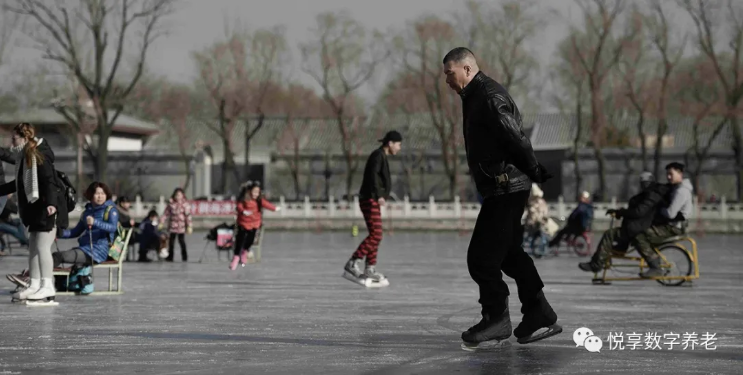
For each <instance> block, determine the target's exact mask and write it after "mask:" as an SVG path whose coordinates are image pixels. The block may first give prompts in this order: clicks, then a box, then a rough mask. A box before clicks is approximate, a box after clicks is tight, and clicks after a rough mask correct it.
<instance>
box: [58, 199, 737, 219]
mask: <svg viewBox="0 0 743 375" xmlns="http://www.w3.org/2000/svg"><path fill="white" fill-rule="evenodd" d="M191 203H192V208H193V214H194V217H210V218H219V217H223V218H224V219H227V218H228V217H230V216H234V215H235V208H234V207H235V206H234V204H235V202H234V198H233V199H231V200H220V201H217V200H214V201H192V202H191ZM273 203H274V204H275V205H277V206H278V207H281V210H280V211H279V212H272V211H268V210H264V215H265V217H266V219H280V218H286V219H349V218H361V217H362V215H361V210H360V209H359V204H358V198H355V199H354V200H353V201H351V202H348V201H335V200H334V199H333V198H331V199H329V200H328V201H326V202H325V201H319V202H318V201H311V200H310V199H309V198H305V200H304V201H302V202H288V201H286V200H285V199H284V197H280V198H279V199H278V201H274V202H273ZM576 205H577V203H573V202H571V203H566V202H564V201H563V199H562V198H559V199H558V201H557V202H548V206H549V210H550V211H549V212H550V216H552V217H554V218H555V219H557V220H565V218H566V217H567V216H568V215H570V212H572V211H573V209H575V207H576ZM165 206H166V199H165V198H164V197H160V201H159V202H143V201H142V200H141V199H140V198H139V197H137V200H136V201H135V202H134V204H133V205H132V213H133V216H134V217H135V218H142V217H144V216H145V215H146V214H147V212H148V211H149V210H151V209H154V210H156V211H157V212H158V213H159V214H162V212H164V211H165ZM593 206H594V217H595V218H594V221H604V220H606V221H608V220H609V217H607V216H605V215H604V212H605V211H606V210H608V209H610V208H618V207H623V206H626V203H622V202H617V201H616V199H612V201H611V202H594V203H593ZM694 208H695V212H694V215H693V219H702V220H705V219H714V220H743V204H741V203H733V204H731V203H726V201H725V197H723V198H722V199H721V201H720V202H719V203H703V204H701V205H700V204H697V201H696V198H695V204H694ZM80 211H82V207H81V206H80V207H78V208H77V209H76V211H73V212H71V213H70V216H71V218H78V217H79V215H80ZM479 212H480V204H479V203H478V202H461V201H460V199H459V197H456V198H455V199H454V201H453V202H436V201H435V200H434V198H433V197H431V198H429V200H428V202H411V201H410V200H409V199H408V198H407V197H405V198H404V199H403V200H402V201H390V202H388V204H387V206H386V207H382V215H384V216H385V218H386V219H388V218H391V219H392V220H394V219H435V220H474V219H475V218H477V214H478V213H479Z"/></svg>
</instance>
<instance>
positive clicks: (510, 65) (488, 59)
mask: <svg viewBox="0 0 743 375" xmlns="http://www.w3.org/2000/svg"><path fill="white" fill-rule="evenodd" d="M466 4H467V5H466V6H467V11H466V12H464V13H463V14H459V15H457V16H456V18H457V20H458V21H459V22H457V24H458V26H459V27H458V29H459V33H460V34H461V35H462V36H463V37H464V38H465V40H466V45H468V46H470V48H471V49H472V51H473V52H475V54H476V55H477V63H478V65H479V66H480V68H481V69H483V70H485V71H490V72H491V73H490V74H492V75H493V77H494V78H495V79H496V80H498V82H499V83H500V84H501V85H503V87H505V88H506V90H508V91H509V92H513V93H515V94H516V95H515V97H517V98H519V97H520V98H522V99H525V98H526V97H527V96H528V94H529V92H530V91H531V89H532V84H533V83H534V82H535V81H536V80H535V77H536V74H537V73H538V71H539V62H538V61H537V58H536V53H535V52H534V51H531V50H529V49H528V48H527V46H528V45H529V44H530V43H531V42H533V41H534V39H536V38H537V37H538V36H539V32H540V30H543V28H544V24H545V23H546V22H547V18H546V17H545V15H546V14H547V13H546V12H544V11H543V10H542V9H543V8H542V5H543V4H541V3H539V4H538V3H537V2H535V1H532V0H521V1H514V0H508V1H498V2H493V1H475V0H468V1H467V3H466ZM537 5H539V6H537ZM545 9H546V8H545Z"/></svg>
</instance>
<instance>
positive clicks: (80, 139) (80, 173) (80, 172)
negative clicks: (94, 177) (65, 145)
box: [77, 133, 85, 197]
mask: <svg viewBox="0 0 743 375" xmlns="http://www.w3.org/2000/svg"><path fill="white" fill-rule="evenodd" d="M84 142H85V135H83V134H82V133H77V195H78V197H81V196H82V194H83V191H85V185H84V184H85V181H84V176H85V165H84V164H83V163H84V161H83V143H84Z"/></svg>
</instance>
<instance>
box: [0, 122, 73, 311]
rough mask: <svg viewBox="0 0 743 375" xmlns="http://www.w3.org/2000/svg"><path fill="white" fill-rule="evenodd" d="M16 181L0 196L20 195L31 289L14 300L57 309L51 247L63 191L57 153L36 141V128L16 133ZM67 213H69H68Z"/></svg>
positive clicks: (21, 128) (18, 129) (28, 126)
mask: <svg viewBox="0 0 743 375" xmlns="http://www.w3.org/2000/svg"><path fill="white" fill-rule="evenodd" d="M12 142H13V147H11V151H12V152H13V154H14V156H15V160H16V163H15V166H16V170H15V181H12V182H9V183H6V184H3V185H0V195H2V196H5V195H8V194H11V193H17V197H18V208H19V213H20V216H21V221H22V222H23V225H24V226H26V227H27V228H28V232H29V257H28V269H29V272H30V276H31V281H30V283H29V285H28V287H26V288H23V289H22V290H20V291H18V292H16V293H14V294H13V300H14V301H17V302H26V303H27V304H29V305H39V304H47V305H56V304H57V303H56V302H54V296H55V290H54V275H53V265H52V244H53V243H54V239H55V238H56V234H57V220H58V219H59V215H58V214H57V208H58V207H59V204H58V200H59V196H60V192H61V189H60V188H59V184H58V181H57V178H56V175H55V173H56V172H55V170H54V152H53V151H52V149H51V147H49V143H48V142H45V141H44V139H42V138H37V137H36V130H35V129H34V127H33V125H31V124H28V123H22V124H19V125H17V126H16V127H15V128H14V129H13V139H12ZM65 212H66V211H65Z"/></svg>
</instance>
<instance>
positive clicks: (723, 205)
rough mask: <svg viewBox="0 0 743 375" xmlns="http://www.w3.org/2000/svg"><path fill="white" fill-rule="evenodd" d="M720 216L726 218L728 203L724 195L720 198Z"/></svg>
mask: <svg viewBox="0 0 743 375" xmlns="http://www.w3.org/2000/svg"><path fill="white" fill-rule="evenodd" d="M697 207H699V206H697ZM720 216H722V218H723V219H727V218H728V204H727V199H726V198H725V196H724V195H723V196H722V198H720Z"/></svg>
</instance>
